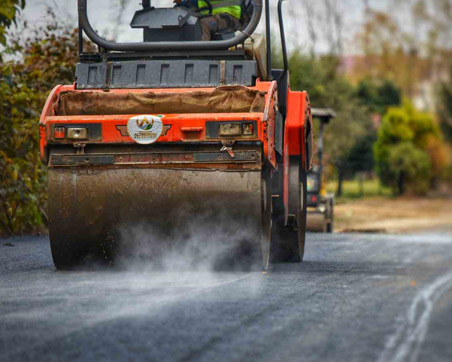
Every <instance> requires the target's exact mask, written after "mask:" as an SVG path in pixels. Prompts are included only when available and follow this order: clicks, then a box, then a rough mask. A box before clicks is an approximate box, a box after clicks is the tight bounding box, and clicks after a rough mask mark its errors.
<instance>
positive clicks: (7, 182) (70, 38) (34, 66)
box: [0, 23, 77, 234]
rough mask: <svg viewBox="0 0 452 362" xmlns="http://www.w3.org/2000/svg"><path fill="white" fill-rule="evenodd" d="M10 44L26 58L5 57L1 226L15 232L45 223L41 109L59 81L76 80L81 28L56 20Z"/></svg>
mask: <svg viewBox="0 0 452 362" xmlns="http://www.w3.org/2000/svg"><path fill="white" fill-rule="evenodd" d="M16 39H19V38H16ZM10 48H11V49H13V50H14V51H16V52H17V54H21V55H22V58H21V59H20V60H11V61H9V62H5V63H0V102H1V108H2V112H1V113H0V150H1V151H0V169H1V170H2V172H1V173H0V202H1V209H0V227H1V229H2V230H3V232H4V231H6V232H8V233H10V234H16V233H21V232H30V231H33V230H36V228H37V227H38V228H39V227H40V226H41V225H43V224H44V223H45V218H46V216H45V209H46V192H45V185H46V173H45V168H44V167H43V166H42V165H41V162H40V160H39V128H38V122H39V114H40V110H41V109H42V107H43V105H44V103H45V100H46V97H47V95H48V93H49V91H50V90H51V89H52V88H53V87H54V86H55V85H57V84H61V83H71V82H72V81H73V74H74V70H75V69H74V67H75V64H76V60H77V32H76V31H75V30H71V29H67V28H65V27H61V26H60V25H58V24H55V23H52V24H49V25H46V26H44V27H41V28H39V29H37V31H36V32H35V33H34V35H33V36H32V37H30V38H27V39H24V40H20V39H19V40H18V41H15V42H12V43H11V44H10Z"/></svg>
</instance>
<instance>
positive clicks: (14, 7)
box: [0, 0, 25, 45]
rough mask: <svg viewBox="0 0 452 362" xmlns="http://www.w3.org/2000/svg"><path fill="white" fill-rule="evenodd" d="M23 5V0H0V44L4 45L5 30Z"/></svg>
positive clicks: (13, 21) (14, 19)
mask: <svg viewBox="0 0 452 362" xmlns="http://www.w3.org/2000/svg"><path fill="white" fill-rule="evenodd" d="M24 7H25V0H0V44H1V45H6V36H5V33H6V30H7V29H8V28H9V27H10V26H11V25H12V24H13V23H15V21H16V16H17V14H18V13H19V11H20V10H21V9H23V8H24Z"/></svg>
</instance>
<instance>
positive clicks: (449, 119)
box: [437, 66, 452, 143]
mask: <svg viewBox="0 0 452 362" xmlns="http://www.w3.org/2000/svg"><path fill="white" fill-rule="evenodd" d="M437 110H438V116H439V120H440V126H441V129H442V131H443V134H444V137H445V138H446V140H447V141H448V142H450V143H451V142H452V66H451V68H450V76H449V80H448V81H444V82H441V83H440V84H439V87H438V95H437Z"/></svg>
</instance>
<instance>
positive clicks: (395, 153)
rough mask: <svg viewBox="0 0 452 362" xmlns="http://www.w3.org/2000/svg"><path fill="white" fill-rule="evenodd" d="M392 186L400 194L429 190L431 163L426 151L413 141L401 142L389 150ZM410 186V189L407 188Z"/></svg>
mask: <svg viewBox="0 0 452 362" xmlns="http://www.w3.org/2000/svg"><path fill="white" fill-rule="evenodd" d="M388 151H389V152H388V166H389V170H390V175H391V178H390V179H389V180H390V182H389V184H390V186H391V187H392V189H393V190H396V191H397V193H398V194H399V195H403V194H404V193H405V192H407V191H410V192H414V193H417V194H423V193H426V192H427V191H428V187H429V182H430V179H429V175H430V174H431V163H430V159H429V156H428V154H427V153H426V152H424V151H422V150H420V149H419V148H417V147H415V146H414V144H413V143H411V142H401V143H398V144H395V145H393V146H391V147H390V148H389V150H388ZM407 187H408V189H407Z"/></svg>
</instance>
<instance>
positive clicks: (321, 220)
mask: <svg viewBox="0 0 452 362" xmlns="http://www.w3.org/2000/svg"><path fill="white" fill-rule="evenodd" d="M311 113H312V118H313V119H318V121H319V133H318V135H317V145H316V146H317V147H316V156H317V157H316V158H317V160H316V161H315V162H314V165H313V167H312V169H311V171H310V172H309V173H308V179H307V181H308V186H307V189H308V196H307V205H308V217H307V230H308V231H317V232H328V233H332V232H333V225H334V194H329V193H327V192H326V182H325V178H324V172H323V139H324V138H323V136H324V131H325V126H326V125H327V124H328V123H330V121H331V120H332V119H333V118H335V117H336V114H335V113H334V111H333V110H331V109H328V108H323V109H321V108H312V112H311Z"/></svg>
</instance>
